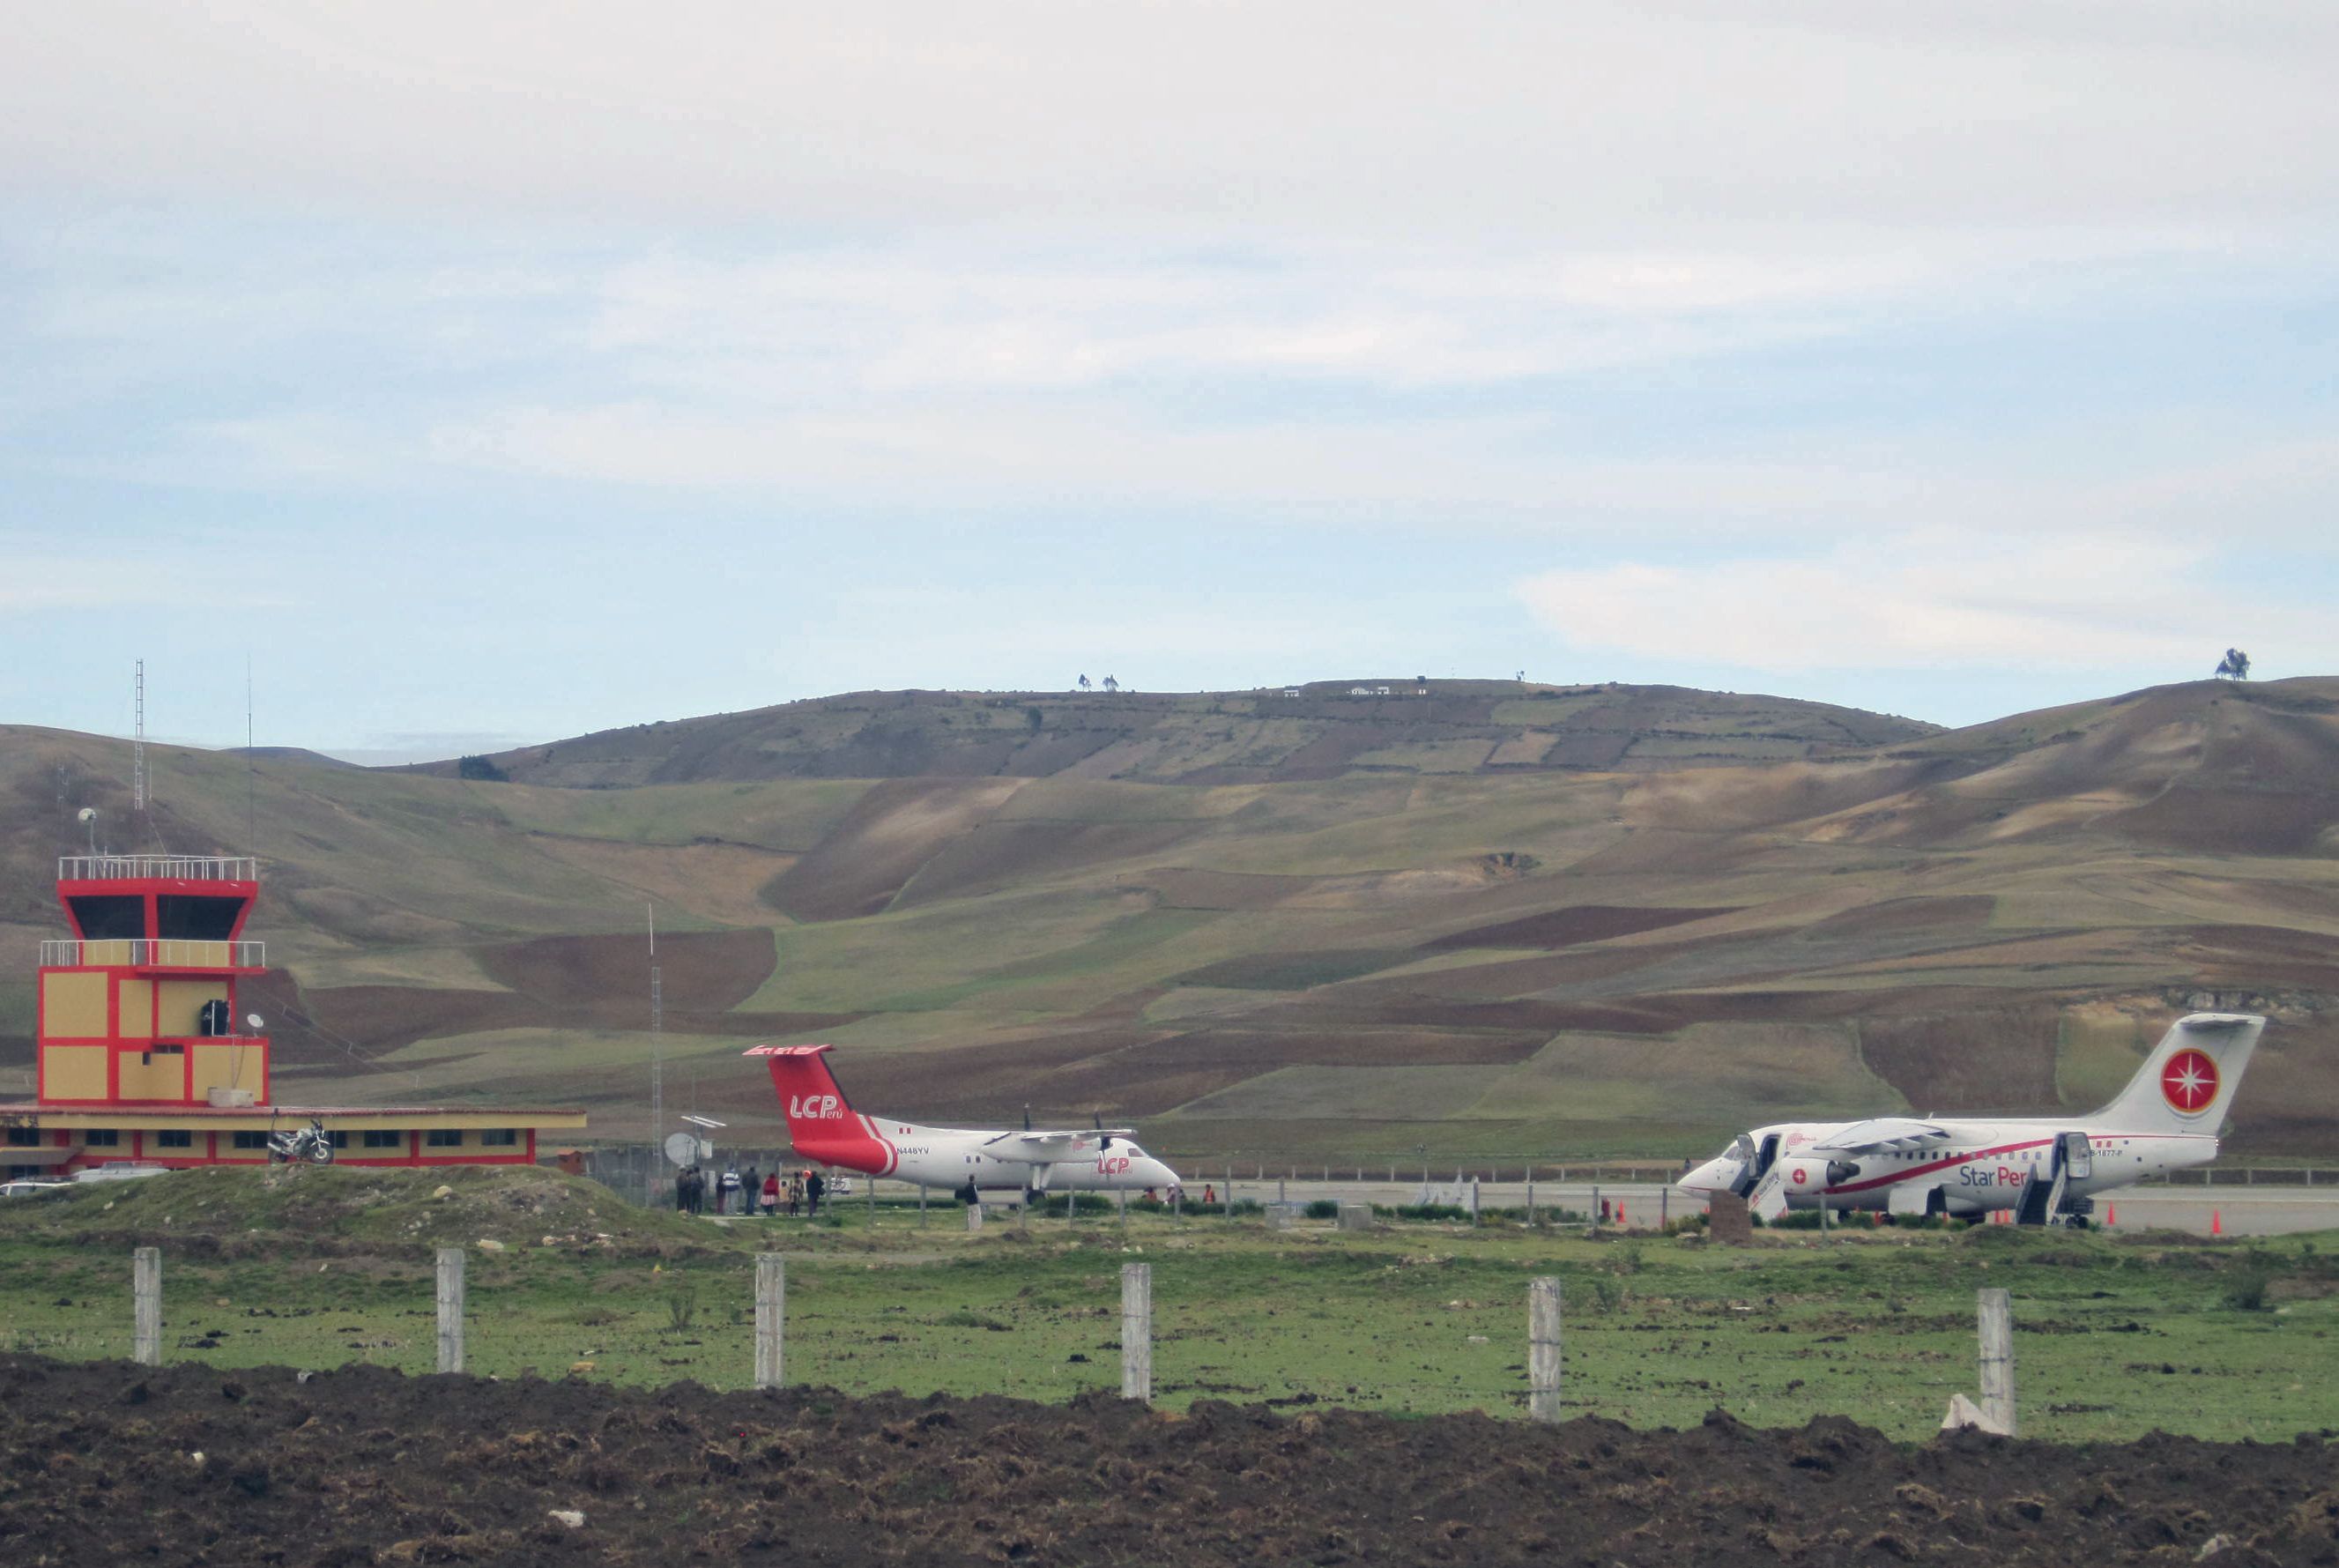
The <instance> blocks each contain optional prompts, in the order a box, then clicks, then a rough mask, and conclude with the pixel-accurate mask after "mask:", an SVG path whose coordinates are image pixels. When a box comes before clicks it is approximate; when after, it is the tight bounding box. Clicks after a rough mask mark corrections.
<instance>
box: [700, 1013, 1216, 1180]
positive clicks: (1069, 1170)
mask: <svg viewBox="0 0 2339 1568" xmlns="http://www.w3.org/2000/svg"><path fill="white" fill-rule="evenodd" d="M833 1049H834V1048H833V1047H830V1046H825V1045H759V1046H756V1047H755V1049H754V1050H749V1051H748V1052H746V1054H747V1055H749V1056H760V1057H762V1058H764V1060H765V1061H766V1062H768V1063H769V1064H770V1066H771V1069H772V1087H773V1089H775V1090H777V1091H778V1092H779V1096H780V1109H783V1110H784V1111H785V1112H786V1113H787V1119H788V1139H789V1141H790V1142H792V1143H793V1144H794V1145H795V1150H796V1152H797V1153H798V1154H800V1155H802V1156H804V1158H805V1159H809V1160H813V1161H814V1162H816V1163H818V1164H821V1165H834V1166H841V1167H842V1168H844V1169H846V1170H858V1171H862V1172H864V1173H865V1174H867V1175H870V1176H890V1177H892V1178H893V1179H895V1180H897V1181H914V1182H916V1183H918V1184H919V1185H920V1186H922V1187H942V1188H950V1189H951V1190H952V1192H954V1193H955V1194H957V1196H958V1198H959V1200H960V1201H961V1202H962V1203H973V1202H976V1201H978V1200H979V1199H980V1198H981V1197H982V1194H983V1193H984V1192H985V1191H994V1192H995V1191H1002V1190H1008V1191H1020V1192H1021V1193H1022V1194H1023V1195H1024V1197H1025V1198H1026V1199H1035V1198H1041V1197H1042V1196H1044V1195H1045V1194H1047V1193H1050V1192H1139V1191H1143V1190H1146V1189H1148V1188H1151V1189H1154V1190H1157V1191H1166V1190H1167V1189H1169V1188H1173V1187H1176V1186H1178V1185H1179V1182H1178V1173H1177V1172H1176V1171H1174V1170H1172V1169H1169V1167H1168V1166H1166V1165H1164V1164H1162V1163H1161V1162H1160V1160H1158V1159H1154V1158H1153V1157H1152V1156H1151V1155H1150V1154H1148V1153H1146V1152H1145V1150H1143V1149H1140V1148H1138V1147H1137V1143H1136V1141H1135V1139H1132V1138H1131V1137H1130V1129H1128V1128H1125V1127H1099V1128H1089V1129H1076V1130H1073V1131H1070V1132H1034V1131H1032V1130H1031V1129H1028V1128H1026V1129H1023V1130H1022V1131H1020V1132H1018V1131H1014V1130H1012V1129H1010V1130H1005V1131H993V1130H990V1129H967V1128H954V1127H921V1126H919V1125H917V1124H916V1123H914V1122H908V1121H892V1120H888V1119H885V1118H883V1117H876V1116H864V1115H863V1114H862V1113H861V1112H859V1111H857V1110H855V1109H853V1107H852V1106H851V1105H850V1104H848V1103H846V1101H845V1098H844V1090H842V1089H839V1088H838V1087H837V1086H836V1079H835V1077H834V1075H833V1074H832V1073H831V1072H830V1071H829V1070H828V1063H827V1062H826V1061H824V1060H822V1059H823V1058H824V1056H825V1055H826V1054H827V1053H828V1052H829V1051H830V1050H833Z"/></svg>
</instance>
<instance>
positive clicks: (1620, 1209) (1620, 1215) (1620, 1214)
mask: <svg viewBox="0 0 2339 1568" xmlns="http://www.w3.org/2000/svg"><path fill="white" fill-rule="evenodd" d="M1616 1223H1617V1224H1618V1225H1620V1226H1621V1225H1623V1223H1624V1200H1623V1198H1618V1199H1617V1200H1616Z"/></svg>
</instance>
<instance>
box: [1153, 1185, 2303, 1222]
mask: <svg viewBox="0 0 2339 1568" xmlns="http://www.w3.org/2000/svg"><path fill="white" fill-rule="evenodd" d="M1203 1185H1204V1184H1203V1183H1202V1182H1200V1181H1197V1182H1195V1183H1194V1184H1193V1185H1192V1186H1190V1187H1189V1188H1187V1189H1186V1190H1187V1193H1188V1195H1189V1196H1190V1197H1194V1198H1199V1197H1201V1196H1202V1191H1203ZM1210 1185H1211V1186H1213V1187H1217V1186H1221V1185H1223V1182H1222V1181H1220V1182H1212V1183H1211V1184H1210ZM1428 1190H1429V1198H1427V1201H1429V1202H1432V1203H1456V1202H1458V1203H1461V1204H1464V1205H1467V1204H1468V1203H1469V1201H1470V1195H1469V1189H1468V1187H1467V1185H1466V1184H1465V1185H1464V1186H1462V1187H1460V1188H1456V1185H1455V1184H1454V1183H1453V1182H1451V1181H1447V1182H1436V1181H1433V1182H1432V1183H1431V1184H1430V1186H1429V1189H1428ZM1278 1191H1279V1195H1280V1196H1282V1197H1284V1198H1287V1199H1288V1201H1290V1202H1293V1203H1313V1202H1315V1201H1317V1200H1318V1199H1319V1198H1332V1199H1335V1200H1345V1201H1347V1202H1349V1203H1378V1204H1383V1205H1387V1206H1396V1205H1400V1204H1411V1203H1419V1202H1422V1201H1424V1199H1423V1197H1422V1192H1423V1188H1422V1184H1421V1183H1420V1182H1418V1181H1399V1182H1387V1181H1373V1180H1367V1181H1362V1182H1357V1181H1340V1180H1337V1179H1336V1180H1332V1181H1278V1180H1277V1179H1276V1178H1272V1177H1270V1178H1268V1179H1266V1180H1264V1181H1255V1180H1251V1179H1248V1178H1241V1179H1238V1180H1237V1181H1236V1183H1235V1188H1234V1197H1235V1198H1236V1200H1237V1201H1238V1202H1239V1201H1243V1200H1245V1199H1248V1200H1251V1201H1254V1202H1273V1201H1274V1200H1275V1199H1276V1198H1277V1197H1278ZM1595 1191H1596V1192H1597V1194H1598V1197H1599V1198H1600V1199H1603V1200H1605V1201H1606V1202H1607V1203H1608V1205H1609V1206H1610V1210H1609V1211H1610V1216H1611V1219H1612V1222H1613V1223H1615V1224H1619V1225H1622V1226H1624V1227H1626V1228H1640V1227H1646V1228H1652V1229H1653V1228H1655V1227H1657V1226H1658V1225H1660V1224H1662V1223H1663V1221H1664V1220H1665V1219H1667V1218H1678V1217H1679V1216H1681V1215H1683V1214H1690V1213H1696V1212H1699V1211H1700V1210H1701V1209H1702V1207H1703V1206H1702V1204H1701V1203H1700V1202H1699V1201H1698V1200H1697V1199H1695V1198H1690V1197H1689V1196H1687V1195H1686V1194H1684V1193H1683V1192H1681V1191H1679V1190H1677V1189H1675V1188H1666V1187H1661V1186H1659V1185H1657V1184H1655V1183H1653V1182H1629V1183H1615V1184H1609V1183H1602V1184H1601V1185H1600V1186H1599V1187H1598V1188H1594V1186H1593V1185H1592V1184H1591V1183H1589V1182H1581V1181H1567V1182H1540V1181H1539V1182H1537V1183H1535V1207H1536V1208H1537V1209H1538V1210H1542V1209H1545V1208H1552V1207H1554V1206H1556V1207H1558V1208H1563V1209H1570V1210H1574V1212H1576V1213H1579V1214H1585V1215H1588V1214H1590V1213H1591V1212H1592V1211H1593V1209H1594V1206H1595V1200H1594V1192H1595ZM1478 1203H1479V1206H1480V1207H1481V1208H1525V1207H1526V1203H1527V1188H1526V1184H1525V1182H1518V1181H1501V1182H1493V1181H1490V1182H1482V1183H1480V1184H1479V1187H1478ZM1619 1208H1621V1209H1622V1214H1621V1217H1620V1216H1619V1215H1618V1210H1619ZM1849 1222H1850V1223H1851V1224H1854V1225H1865V1224H1867V1223H1868V1217H1867V1216H1866V1215H1865V1214H1860V1215H1854V1216H1851V1217H1850V1221H1849ZM2096 1222H2097V1224H2099V1225H2101V1224H2106V1223H2108V1224H2109V1225H2110V1226H2111V1227H2112V1228H2115V1229H2118V1230H2152V1229H2166V1230H2184V1231H2190V1232H2191V1233H2193V1234H2194V1235H2196V1236H2207V1235H2210V1234H2211V1233H2212V1229H2213V1227H2214V1228H2215V1230H2216V1232H2217V1233H2219V1234H2223V1235H2226V1236H2282V1235H2287V1234H2289V1233H2291V1232H2294V1231H2302V1230H2331V1229H2339V1188H2326V1187H2226V1186H2216V1187H2194V1186H2189V1185H2188V1186H2185V1187H2127V1188H2118V1189H2117V1190H2115V1191H2112V1192H2108V1193H2104V1194H2101V1195H2099V1196H2098V1197H2097V1198H2096Z"/></svg>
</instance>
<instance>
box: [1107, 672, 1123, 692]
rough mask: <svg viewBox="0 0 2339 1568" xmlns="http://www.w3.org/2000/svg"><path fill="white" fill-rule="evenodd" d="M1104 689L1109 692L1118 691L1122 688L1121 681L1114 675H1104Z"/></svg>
mask: <svg viewBox="0 0 2339 1568" xmlns="http://www.w3.org/2000/svg"><path fill="white" fill-rule="evenodd" d="M1104 689H1105V690H1107V691H1109V692H1117V691H1119V690H1120V682H1119V681H1117V680H1115V679H1114V678H1113V677H1112V676H1105V677H1104Z"/></svg>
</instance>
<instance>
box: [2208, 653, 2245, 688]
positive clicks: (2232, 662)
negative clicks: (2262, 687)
mask: <svg viewBox="0 0 2339 1568" xmlns="http://www.w3.org/2000/svg"><path fill="white" fill-rule="evenodd" d="M2216 678H2217V679H2219V680H2221V681H2245V680H2247V679H2249V678H2250V656H2249V655H2247V654H2245V653H2244V652H2242V650H2241V649H2239V648H2227V649H2226V656H2225V657H2224V658H2222V659H2219V660H2218V661H2217V676H2216Z"/></svg>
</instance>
